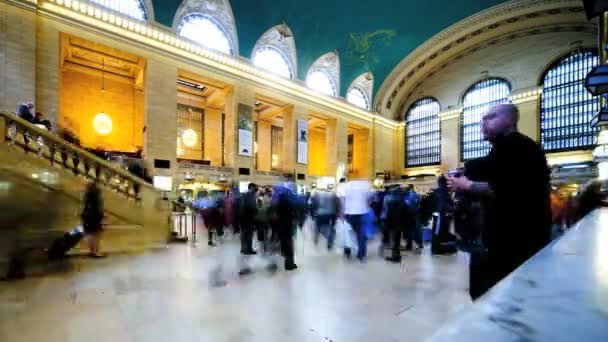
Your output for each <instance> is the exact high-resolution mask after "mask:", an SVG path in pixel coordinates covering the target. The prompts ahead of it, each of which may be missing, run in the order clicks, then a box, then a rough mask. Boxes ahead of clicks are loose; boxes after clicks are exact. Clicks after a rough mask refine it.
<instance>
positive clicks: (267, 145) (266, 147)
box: [257, 120, 272, 171]
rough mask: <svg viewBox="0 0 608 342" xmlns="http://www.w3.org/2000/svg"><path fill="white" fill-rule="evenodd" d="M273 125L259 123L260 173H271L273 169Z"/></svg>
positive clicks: (265, 122) (258, 167) (264, 122)
mask: <svg viewBox="0 0 608 342" xmlns="http://www.w3.org/2000/svg"><path fill="white" fill-rule="evenodd" d="M271 130H272V123H271V122H270V121H263V120H260V121H258V133H257V135H258V143H257V145H258V165H257V170H259V171H270V170H271V169H272V156H271V151H270V150H271V145H272V141H271V140H272V139H271V137H272V133H271Z"/></svg>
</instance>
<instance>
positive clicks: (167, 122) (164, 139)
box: [144, 59, 177, 175]
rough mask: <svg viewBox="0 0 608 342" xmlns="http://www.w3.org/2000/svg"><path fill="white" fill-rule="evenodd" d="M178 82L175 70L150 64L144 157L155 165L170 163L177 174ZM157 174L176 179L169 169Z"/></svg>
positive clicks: (153, 61)
mask: <svg viewBox="0 0 608 342" xmlns="http://www.w3.org/2000/svg"><path fill="white" fill-rule="evenodd" d="M176 79H177V68H176V67H175V66H172V65H171V64H169V63H165V62H163V61H160V60H155V59H149V60H148V66H147V77H146V90H145V92H146V126H145V127H146V133H145V135H144V153H145V156H146V160H147V161H149V163H151V164H153V163H154V160H155V159H160V160H168V161H170V162H171V168H172V169H173V170H177V161H176V158H177V151H176V150H177V107H176V106H177V105H176V103H177V87H176V86H175V82H176ZM172 80H173V81H172ZM154 173H155V174H163V175H172V173H171V170H167V169H155V170H154Z"/></svg>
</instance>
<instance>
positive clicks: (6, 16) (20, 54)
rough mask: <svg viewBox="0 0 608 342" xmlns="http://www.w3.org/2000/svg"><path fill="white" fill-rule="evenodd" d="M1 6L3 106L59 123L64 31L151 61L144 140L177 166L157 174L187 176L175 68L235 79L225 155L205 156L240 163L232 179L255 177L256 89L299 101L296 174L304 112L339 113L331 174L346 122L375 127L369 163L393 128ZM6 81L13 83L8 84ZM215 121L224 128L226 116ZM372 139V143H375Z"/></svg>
mask: <svg viewBox="0 0 608 342" xmlns="http://www.w3.org/2000/svg"><path fill="white" fill-rule="evenodd" d="M0 6H1V7H0V9H1V11H0V27H1V28H2V30H0V37H2V40H1V41H0V62H1V63H0V72H1V73H0V82H1V83H0V85H2V87H1V89H2V92H0V109H2V110H6V109H8V110H14V109H15V108H16V105H17V103H19V102H21V101H24V100H35V101H36V102H37V109H40V110H42V111H43V112H45V114H46V115H47V117H48V118H49V119H51V121H54V122H55V123H56V122H57V118H58V114H59V102H60V100H59V90H60V80H59V78H60V67H59V61H60V53H61V51H60V49H59V35H60V33H66V34H69V35H73V36H76V37H79V38H82V39H85V40H89V41H92V42H95V43H98V44H103V45H105V46H109V47H112V48H115V49H118V50H122V51H125V52H128V53H131V54H134V55H137V56H141V57H142V58H143V59H145V60H147V63H148V64H147V66H146V71H145V76H146V79H145V90H144V92H143V93H141V94H140V93H137V94H136V97H142V98H143V101H141V102H142V108H141V111H140V110H139V109H138V110H137V112H138V113H139V112H141V113H142V114H141V116H140V117H138V118H137V120H140V119H141V120H143V121H144V122H145V128H146V133H145V134H144V138H143V139H144V143H143V145H144V146H143V147H144V151H145V154H146V159H147V160H148V162H149V163H150V164H151V163H152V162H153V160H154V159H166V160H169V161H170V162H171V165H172V169H171V170H154V172H155V173H157V174H167V175H173V176H175V177H176V178H177V179H183V172H184V171H183V170H181V171H180V170H178V168H177V165H176V139H177V136H176V131H177V127H176V126H177V122H176V121H177V120H176V102H177V92H176V86H175V80H176V77H177V70H187V71H188V72H192V73H195V74H197V75H201V76H202V77H207V78H210V79H212V80H217V81H219V82H223V83H225V84H228V85H230V86H231V89H229V91H227V93H226V106H225V108H224V113H225V116H226V120H225V131H224V134H225V137H224V149H223V155H222V152H221V148H220V151H217V150H215V151H211V150H207V151H206V154H207V156H209V153H211V155H212V158H211V159H212V164H214V165H221V159H222V158H221V157H223V159H224V164H225V166H227V167H232V168H234V172H233V173H232V174H231V173H230V172H226V171H225V170H222V171H221V173H222V174H226V176H227V177H229V178H230V177H233V176H234V175H235V174H237V173H238V168H239V167H247V168H250V169H251V176H250V177H242V178H249V179H254V177H255V176H254V172H253V171H254V170H253V158H250V157H240V156H238V155H237V136H238V134H237V122H236V108H237V105H238V103H245V104H248V105H251V106H253V103H254V100H255V95H256V94H261V95H264V96H268V97H271V98H276V99H278V100H279V101H282V102H284V103H287V104H289V105H291V106H293V107H294V110H293V112H292V113H291V118H290V117H289V116H290V114H289V113H288V114H287V115H286V116H287V119H290V120H288V121H289V126H286V127H284V143H285V147H284V151H285V152H290V153H284V155H285V156H286V158H287V160H285V162H284V163H283V164H284V169H285V171H286V172H290V173H292V172H294V170H295V172H296V173H303V174H307V173H308V165H304V164H297V163H296V162H295V161H296V151H297V150H296V146H297V143H296V137H295V132H296V126H295V125H296V120H298V119H302V120H306V119H307V116H308V113H310V112H316V113H324V115H326V116H328V117H329V118H330V119H333V120H335V124H334V127H333V128H332V129H328V130H327V132H326V142H327V143H326V152H327V153H326V174H328V175H332V176H333V175H335V173H336V168H337V167H338V165H340V164H345V163H346V150H347V146H346V129H347V127H348V125H357V126H360V127H363V128H365V129H368V130H369V134H368V138H367V139H368V142H369V143H370V144H369V146H370V147H369V148H370V152H369V153H368V160H369V165H370V166H371V167H373V165H374V163H376V160H375V159H373V155H372V154H371V146H373V145H382V144H381V140H382V139H384V138H388V137H389V135H388V134H380V135H378V136H376V135H375V132H374V131H372V129H373V127H372V123H371V121H368V120H364V119H362V118H361V117H356V116H351V115H349V114H345V113H343V112H340V111H337V110H336V109H335V108H332V107H326V106H324V105H322V104H319V103H314V102H311V101H310V100H308V99H306V98H305V97H299V96H296V95H290V94H288V93H285V92H282V91H280V90H277V89H275V88H268V87H265V86H263V85H262V83H254V82H251V81H246V80H244V79H241V78H238V77H237V76H230V75H228V74H226V73H224V72H223V71H219V70H217V69H214V68H211V67H209V66H207V65H203V64H200V63H197V62H196V61H195V60H188V59H185V58H182V57H179V56H177V55H169V54H167V53H165V52H160V51H159V50H156V49H154V48H152V47H147V46H144V45H142V44H140V43H133V42H131V41H129V40H128V39H126V38H124V37H117V36H114V34H113V33H109V32H101V31H98V30H97V28H94V27H87V28H83V27H81V26H79V25H80V24H74V23H69V22H65V21H59V20H56V19H55V18H54V17H52V16H43V15H40V14H36V12H35V11H27V10H23V9H20V8H18V7H15V6H12V5H6V4H5V3H4V2H2V3H0ZM7 84H8V85H11V86H10V87H7V86H5V85H7ZM218 115H219V114H218ZM214 122H215V123H217V125H219V126H220V127H221V119H220V120H219V121H214ZM211 126H213V123H209V124H208V127H211ZM213 127H216V126H213ZM214 132H221V129H219V130H217V131H215V130H214ZM383 137H384V138H383ZM207 139H210V140H212V141H218V139H219V141H221V133H220V134H219V138H218V137H217V136H213V135H212V134H211V135H209V134H206V140H207ZM393 141H394V139H392V137H390V139H388V141H386V142H385V144H386V145H391V144H392V142H393ZM372 142H373V144H371V143H372ZM205 145H206V146H208V147H209V148H210V147H211V146H214V145H213V143H210V141H206V144H205ZM218 153H219V157H218ZM383 158H384V157H383ZM207 159H209V158H207ZM389 159H390V158H385V161H384V163H389V162H388V161H386V160H389ZM197 172H198V171H197ZM201 172H206V171H201ZM210 172H211V171H210ZM213 172H216V171H213ZM216 173H217V172H216ZM371 173H373V170H371V169H370V171H369V174H371ZM175 183H176V182H174V184H175Z"/></svg>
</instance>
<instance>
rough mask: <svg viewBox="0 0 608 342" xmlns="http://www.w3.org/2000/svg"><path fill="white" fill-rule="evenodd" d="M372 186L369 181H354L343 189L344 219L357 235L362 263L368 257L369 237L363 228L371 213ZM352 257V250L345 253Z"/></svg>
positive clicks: (358, 255) (358, 253) (358, 256)
mask: <svg viewBox="0 0 608 342" xmlns="http://www.w3.org/2000/svg"><path fill="white" fill-rule="evenodd" d="M370 189H371V186H370V183H369V181H366V180H354V181H350V182H348V183H346V184H345V185H344V187H343V189H342V190H343V203H344V211H343V212H344V218H345V219H346V221H347V222H348V223H349V224H350V225H351V227H352V228H353V231H354V232H355V234H356V235H357V245H358V246H357V247H358V252H357V258H358V259H359V260H361V261H363V260H364V259H365V256H366V255H367V235H366V232H365V229H364V227H363V221H364V217H365V215H366V214H367V212H368V211H369V201H370V195H371V192H370ZM344 252H345V253H346V256H347V257H350V249H345V251H344Z"/></svg>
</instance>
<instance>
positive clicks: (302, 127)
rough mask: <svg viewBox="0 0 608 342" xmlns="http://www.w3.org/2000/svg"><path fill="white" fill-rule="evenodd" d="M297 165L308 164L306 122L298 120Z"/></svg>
mask: <svg viewBox="0 0 608 342" xmlns="http://www.w3.org/2000/svg"><path fill="white" fill-rule="evenodd" d="M298 164H308V121H306V120H298Z"/></svg>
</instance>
